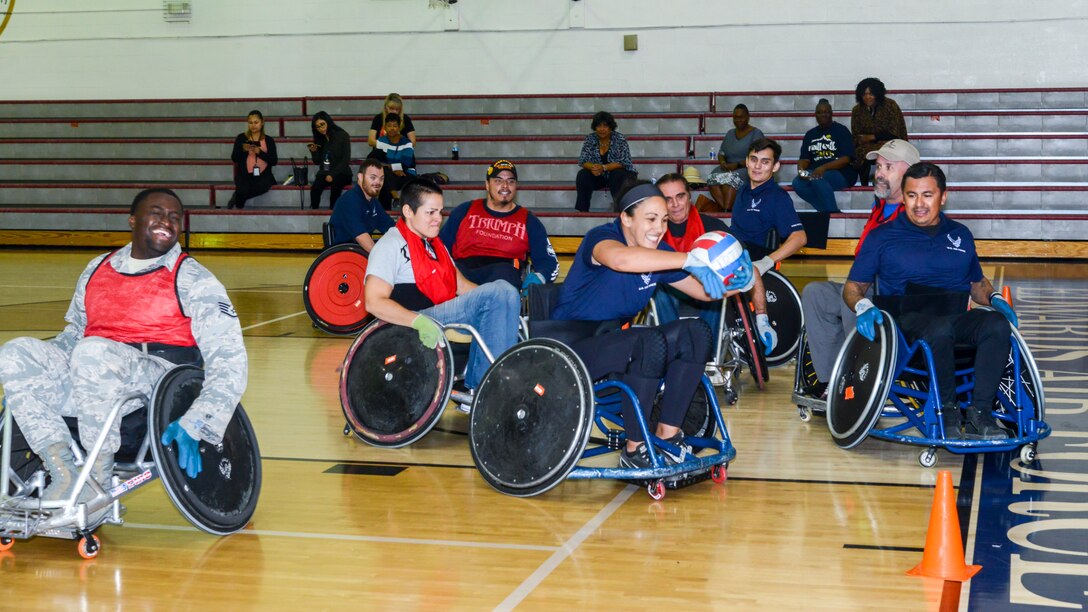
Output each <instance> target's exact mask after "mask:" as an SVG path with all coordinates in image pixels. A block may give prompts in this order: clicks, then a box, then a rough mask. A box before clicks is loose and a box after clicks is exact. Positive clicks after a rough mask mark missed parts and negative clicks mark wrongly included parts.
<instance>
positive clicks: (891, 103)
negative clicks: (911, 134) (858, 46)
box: [850, 77, 909, 186]
mask: <svg viewBox="0 0 1088 612" xmlns="http://www.w3.org/2000/svg"><path fill="white" fill-rule="evenodd" d="M887 92H888V90H887V89H886V88H885V87H884V83H882V82H881V81H880V79H878V78H875V77H869V78H867V79H862V80H861V82H860V83H858V86H857V89H855V90H854V99H856V100H857V104H855V105H854V110H853V111H852V112H851V113H850V133H851V134H852V135H853V137H854V167H855V168H857V171H858V178H859V179H860V181H861V185H862V186H865V185H868V184H869V173H870V172H871V171H872V168H873V163H872V162H871V161H869V160H868V159H866V157H865V156H866V155H868V154H869V153H870V152H871V151H876V150H877V149H879V148H880V147H882V146H884V143H886V142H888V141H889V140H895V139H897V138H898V139H900V140H909V139H908V138H907V122H906V121H905V120H904V119H903V111H901V110H900V109H899V105H898V104H896V103H895V100H892V99H891V98H888V97H886V95H885V94H887Z"/></svg>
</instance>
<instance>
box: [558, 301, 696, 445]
mask: <svg viewBox="0 0 1088 612" xmlns="http://www.w3.org/2000/svg"><path fill="white" fill-rule="evenodd" d="M710 346H711V337H710V328H709V327H707V325H706V323H704V322H702V321H700V320H698V319H680V320H679V321H673V322H671V323H666V324H665V325H662V326H660V327H635V328H631V329H625V330H621V331H615V332H610V333H606V334H602V335H599V336H593V337H591V338H585V339H584V340H579V341H577V342H575V343H573V344H572V345H571V348H572V349H574V352H575V353H577V354H578V356H579V357H581V358H582V361H583V362H585V364H586V368H587V369H588V370H589V375H590V377H591V378H593V379H594V380H597V379H599V378H603V377H605V376H608V375H614V376H616V377H617V378H618V379H619V380H620V381H622V382H623V383H625V384H627V385H628V386H629V387H631V390H632V391H634V393H635V396H636V397H637V398H638V401H639V408H640V409H641V411H642V414H643V416H644V417H646V419H647V421H649V417H650V410H651V409H652V408H653V406H654V400H655V399H656V398H657V390H658V387H660V386H661V379H662V378H664V379H665V393H664V396H663V397H662V399H661V422H662V423H664V424H665V425H673V426H676V427H679V426H680V424H681V423H683V422H684V417H685V416H687V412H688V407H689V406H690V405H691V398H692V397H693V396H694V395H695V389H696V387H697V386H698V384H699V380H700V379H701V378H702V376H703V370H704V368H706V362H707V359H709V358H710V350H711V349H710ZM623 422H624V424H625V428H626V431H627V438H628V439H629V440H632V441H635V442H640V441H642V432H641V431H639V429H638V427H637V426H636V423H637V422H638V417H637V416H635V410H634V406H631V405H630V402H629V401H627V400H626V399H625V400H624V402H623ZM650 431H651V433H652V432H653V429H652V428H651V430H650Z"/></svg>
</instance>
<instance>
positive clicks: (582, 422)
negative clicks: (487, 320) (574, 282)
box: [469, 339, 594, 497]
mask: <svg viewBox="0 0 1088 612" xmlns="http://www.w3.org/2000/svg"><path fill="white" fill-rule="evenodd" d="M593 402H594V399H593V381H592V379H591V378H590V377H589V372H588V370H587V369H586V366H585V364H584V363H583V362H582V360H581V359H579V358H578V356H577V355H576V354H575V353H574V351H573V350H571V349H570V348H569V347H568V346H566V345H565V344H563V343H561V342H557V341H555V340H548V339H535V340H529V341H526V342H522V343H520V344H517V345H515V346H513V347H511V348H510V349H508V350H507V351H506V352H505V353H503V354H502V355H501V356H500V357H499V358H498V359H496V360H495V363H494V364H492V366H491V368H490V369H488V371H487V374H485V375H484V378H483V381H481V383H480V386H479V387H478V388H477V390H476V400H475V402H474V403H473V406H472V412H471V423H470V427H469V440H470V444H469V448H470V449H471V451H472V460H473V462H474V463H475V464H476V468H477V470H479V472H480V474H481V475H482V476H483V478H484V480H485V481H487V483H488V484H489V485H491V487H492V488H494V489H495V490H497V491H499V492H501V493H505V494H507V495H513V496H516V497H530V496H533V495H539V494H541V493H544V492H545V491H548V490H549V489H551V488H553V487H555V486H556V485H558V484H559V483H560V482H562V481H563V480H564V479H566V477H567V475H568V474H569V473H570V472H571V470H573V469H574V466H575V465H576V464H577V463H578V461H579V460H580V459H581V458H582V453H583V452H584V451H585V447H586V444H587V443H588V441H589V434H590V430H591V429H592V423H593V408H594V404H593Z"/></svg>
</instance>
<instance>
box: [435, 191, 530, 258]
mask: <svg viewBox="0 0 1088 612" xmlns="http://www.w3.org/2000/svg"><path fill="white" fill-rule="evenodd" d="M528 218H529V211H528V210H526V209H525V208H522V207H518V209H517V210H516V211H514V213H513V214H512V215H510V216H507V217H495V216H492V215H490V214H488V212H487V205H486V204H485V203H484V201H483V200H482V199H481V200H473V202H472V204H470V205H469V207H468V212H467V213H466V214H465V218H464V219H462V220H461V226H460V227H458V228H457V241H456V242H455V243H454V245H453V257H454V259H465V258H467V257H499V258H502V259H517V260H522V261H524V260H525V259H526V258H527V256H528V254H529V232H528V230H527V229H526V227H525V221H526V220H527V219H528Z"/></svg>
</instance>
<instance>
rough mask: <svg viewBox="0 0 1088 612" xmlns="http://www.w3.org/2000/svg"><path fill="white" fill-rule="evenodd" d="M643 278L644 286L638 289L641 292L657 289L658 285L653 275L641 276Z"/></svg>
mask: <svg viewBox="0 0 1088 612" xmlns="http://www.w3.org/2000/svg"><path fill="white" fill-rule="evenodd" d="M639 276H641V277H642V286H641V287H639V288H638V290H639V291H646V290H647V289H654V288H655V287H657V283H655V282H654V275H653V274H640V275H639Z"/></svg>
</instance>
